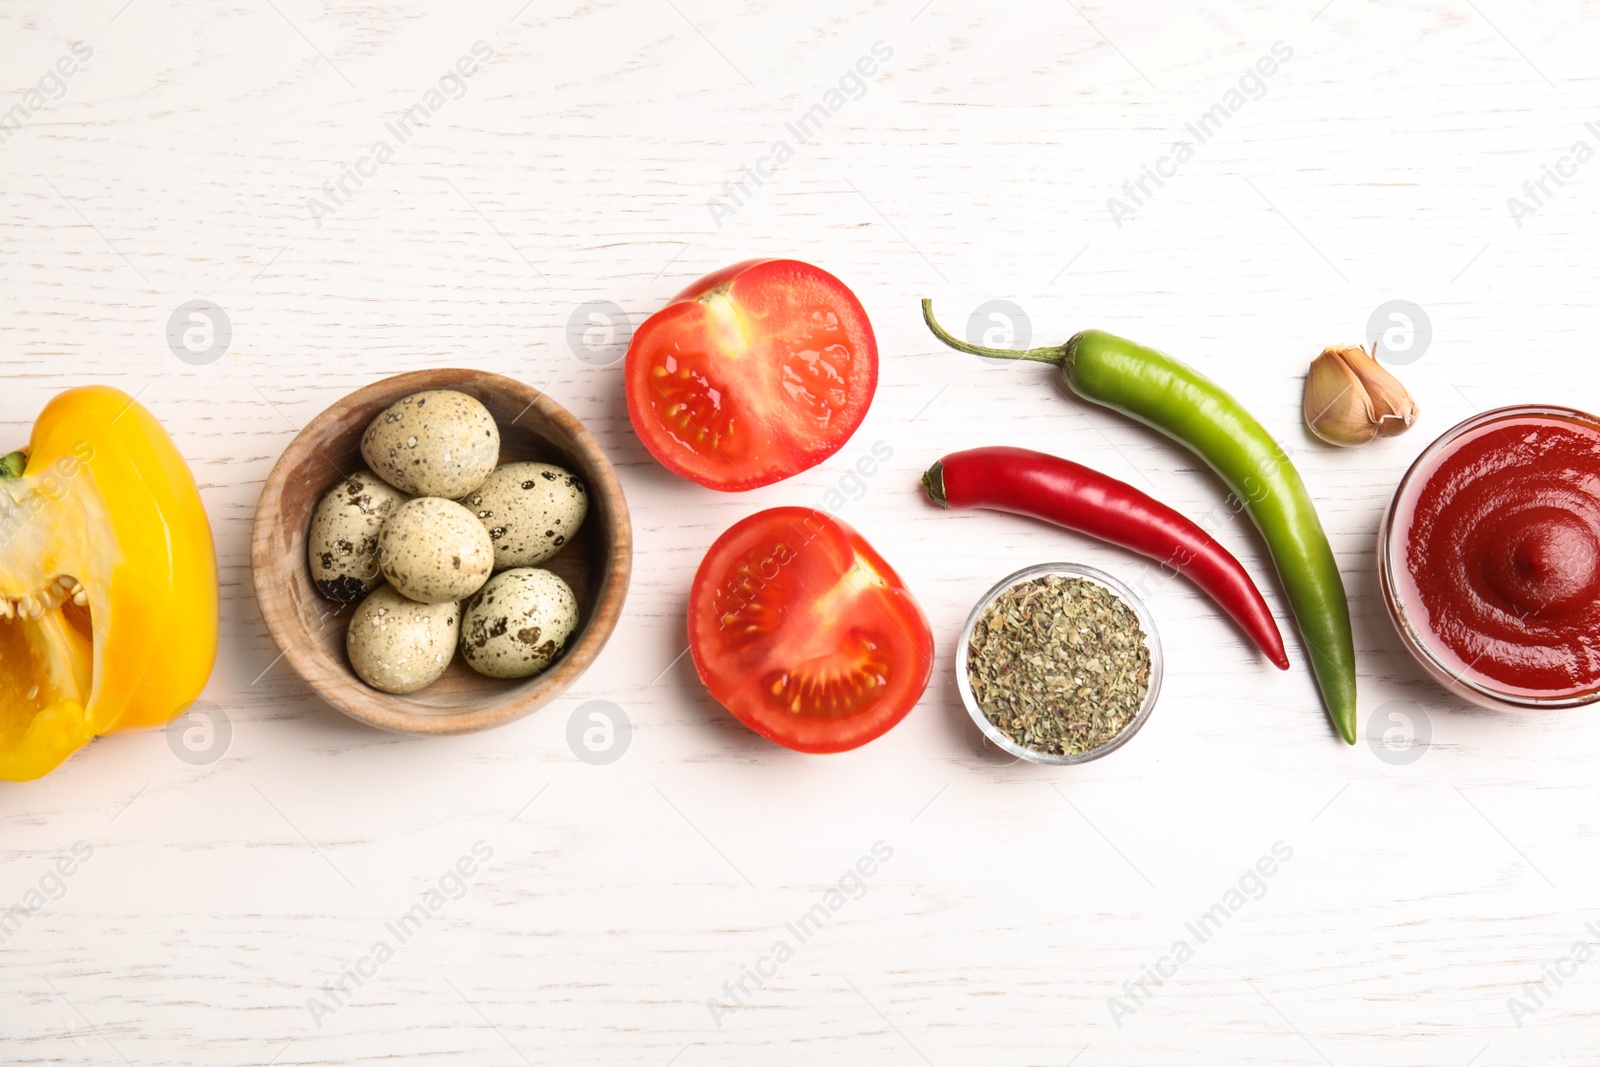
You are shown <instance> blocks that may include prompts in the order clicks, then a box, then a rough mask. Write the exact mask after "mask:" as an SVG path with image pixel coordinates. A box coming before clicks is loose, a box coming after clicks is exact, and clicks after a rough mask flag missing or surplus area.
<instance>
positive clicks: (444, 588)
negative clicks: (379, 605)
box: [378, 496, 494, 604]
mask: <svg viewBox="0 0 1600 1067" xmlns="http://www.w3.org/2000/svg"><path fill="white" fill-rule="evenodd" d="M378 567H379V568H380V569H381V570H382V571H383V576H384V577H385V578H387V579H389V583H390V584H391V585H393V586H394V587H395V588H396V589H398V590H399V591H400V592H401V593H402V594H403V595H405V596H408V597H410V598H411V599H412V600H420V601H422V602H423V603H424V604H442V603H444V602H446V601H452V600H460V599H461V598H462V597H465V596H470V595H471V594H473V593H476V592H477V591H478V588H479V587H480V586H482V585H483V583H484V582H485V581H486V580H488V577H489V574H490V572H491V571H492V570H493V568H494V544H493V543H492V542H491V541H490V540H489V531H488V530H487V529H485V528H484V525H483V523H481V522H479V521H478V519H477V517H476V516H475V515H473V514H472V512H470V511H468V510H467V509H466V508H464V507H462V506H461V505H460V504H457V503H456V502H455V501H453V500H441V499H440V498H438V497H436V496H419V497H417V498H416V499H414V500H408V501H406V502H405V503H404V504H401V505H400V506H399V507H397V508H395V509H394V511H393V512H391V513H390V515H389V517H388V518H387V519H385V520H384V522H383V528H382V529H380V530H379V531H378Z"/></svg>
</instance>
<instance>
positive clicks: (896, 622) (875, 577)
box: [688, 508, 933, 752]
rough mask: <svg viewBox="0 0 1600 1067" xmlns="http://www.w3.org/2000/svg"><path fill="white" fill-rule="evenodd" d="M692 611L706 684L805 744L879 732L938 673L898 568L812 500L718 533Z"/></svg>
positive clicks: (851, 741) (846, 741) (737, 711)
mask: <svg viewBox="0 0 1600 1067" xmlns="http://www.w3.org/2000/svg"><path fill="white" fill-rule="evenodd" d="M688 614H689V649H690V652H691V654H692V655H693V657H694V665H695V670H696V671H697V672H698V673H699V675H700V680H701V681H702V682H704V683H705V686H706V689H707V690H709V691H710V693H711V695H712V696H713V697H715V698H716V699H717V701H718V702H719V703H721V704H722V706H723V707H725V708H727V709H728V710H729V711H731V712H732V713H733V715H734V717H735V718H737V719H738V720H739V721H740V722H742V723H744V724H745V725H746V726H748V727H750V729H752V730H754V731H755V732H756V733H758V734H761V735H762V736H763V737H766V738H768V739H769V740H772V741H776V742H777V743H778V744H780V745H783V746H785V747H787V748H792V749H796V750H797V751H800V752H843V751H845V750H847V749H852V748H857V747H859V746H861V745H864V744H866V743H867V742H868V741H871V740H873V739H874V738H877V737H880V736H882V735H883V734H884V733H885V732H887V731H888V730H889V729H890V728H892V727H893V726H894V725H895V724H896V723H898V722H899V721H900V720H901V719H903V718H905V716H906V714H907V713H908V712H909V711H910V710H911V708H912V707H913V706H914V705H915V704H916V702H917V700H918V698H919V697H921V696H922V693H923V690H925V689H926V688H927V687H928V679H929V678H930V677H931V676H932V673H933V633H932V631H931V630H929V628H928V621H927V619H926V618H925V617H924V616H923V614H922V609H921V608H919V607H918V606H917V602H916V601H915V600H913V599H912V597H911V594H910V593H909V592H908V591H907V590H906V588H905V586H904V585H903V584H902V583H901V581H900V578H899V576H898V575H896V574H895V572H894V570H893V568H891V567H890V566H889V564H888V563H886V562H884V559H883V557H882V556H880V555H878V553H877V552H875V551H873V549H872V546H871V545H869V544H867V542H866V541H865V540H864V539H863V538H862V537H861V535H860V534H858V533H856V531H855V530H853V529H851V528H850V527H849V526H847V525H845V524H844V523H842V522H840V521H839V520H838V519H835V518H833V517H831V516H829V515H827V514H825V513H823V512H820V511H812V510H811V509H809V508H772V509H770V510H767V511H763V512H760V513H758V514H755V515H752V516H750V517H749V518H747V519H744V520H742V521H741V522H738V523H736V524H735V525H734V526H732V527H730V528H729V529H728V530H727V532H725V533H724V534H723V535H722V536H721V537H719V538H717V541H716V543H715V544H713V545H712V546H711V549H710V551H708V552H707V553H706V557H705V559H704V560H703V561H702V562H701V564H700V569H699V571H697V572H696V573H695V577H694V585H693V586H692V588H691V589H690V592H689V613H688Z"/></svg>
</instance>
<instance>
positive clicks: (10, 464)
mask: <svg viewBox="0 0 1600 1067" xmlns="http://www.w3.org/2000/svg"><path fill="white" fill-rule="evenodd" d="M27 469H28V454H27V453H26V452H24V451H22V450H21V449H18V450H17V451H15V452H11V453H8V454H7V455H5V456H0V478H4V479H5V480H6V481H8V482H10V481H15V480H16V479H18V478H20V477H22V472H23V471H25V470H27Z"/></svg>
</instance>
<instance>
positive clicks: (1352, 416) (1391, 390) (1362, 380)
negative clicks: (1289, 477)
mask: <svg viewBox="0 0 1600 1067" xmlns="http://www.w3.org/2000/svg"><path fill="white" fill-rule="evenodd" d="M1304 412H1305V420H1306V426H1307V427H1308V428H1309V429H1310V430H1311V432H1312V433H1314V434H1316V435H1317V436H1318V437H1319V438H1321V439H1322V440H1324V441H1326V442H1328V443H1329V444H1331V445H1338V446H1340V447H1349V446H1351V445H1361V444H1366V443H1367V442H1368V441H1371V440H1372V439H1373V438H1375V437H1378V436H1383V437H1394V436H1395V435H1397V434H1402V433H1405V432H1406V431H1407V430H1408V429H1410V428H1411V424H1412V423H1414V422H1415V421H1416V419H1417V415H1418V412H1419V409H1418V407H1417V403H1416V401H1415V400H1413V399H1412V398H1411V394H1410V393H1408V392H1406V388H1405V386H1403V385H1401V384H1400V382H1399V380H1398V379H1397V378H1395V376H1394V375H1392V374H1390V373H1389V372H1388V371H1387V370H1386V369H1384V367H1383V366H1382V365H1381V364H1380V363H1378V361H1377V360H1376V359H1374V358H1373V357H1372V356H1371V355H1369V354H1368V353H1367V352H1365V351H1364V350H1362V349H1361V348H1358V347H1356V346H1353V345H1347V346H1340V347H1333V346H1330V347H1328V348H1325V349H1323V350H1322V354H1321V355H1320V356H1318V357H1317V358H1316V359H1315V360H1313V361H1312V363H1311V369H1310V370H1309V371H1308V372H1307V374H1306V390H1305V403H1304Z"/></svg>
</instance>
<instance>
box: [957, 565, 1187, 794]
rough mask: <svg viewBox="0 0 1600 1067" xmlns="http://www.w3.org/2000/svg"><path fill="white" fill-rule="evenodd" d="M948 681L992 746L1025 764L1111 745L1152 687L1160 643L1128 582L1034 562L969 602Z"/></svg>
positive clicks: (1119, 742)
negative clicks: (952, 681) (953, 681)
mask: <svg viewBox="0 0 1600 1067" xmlns="http://www.w3.org/2000/svg"><path fill="white" fill-rule="evenodd" d="M956 687H957V688H958V689H959V690H960V691H961V700H962V702H963V703H964V704H966V706H967V711H968V712H970V713H971V715H972V720H973V722H975V723H977V724H978V729H979V730H981V731H983V734H984V736H985V737H987V738H988V739H989V740H990V741H991V742H993V743H994V745H995V746H996V747H997V748H1000V749H1001V750H1003V751H1005V752H1009V753H1011V754H1012V755H1013V756H1017V757H1019V758H1021V759H1025V760H1031V761H1032V762H1034V763H1052V764H1069V763H1086V762H1088V761H1089V760H1092V759H1099V758H1100V757H1101V756H1104V755H1107V754H1109V753H1111V752H1115V751H1116V750H1117V749H1118V748H1121V747H1122V746H1123V745H1124V744H1126V743H1127V741H1128V739H1129V738H1130V737H1132V736H1133V735H1134V734H1135V733H1137V732H1138V730H1139V727H1141V726H1143V725H1144V722H1145V720H1146V719H1148V718H1149V717H1150V709H1151V708H1153V707H1154V706H1155V702H1156V696H1157V694H1159V692H1160V691H1161V641H1160V639H1159V638H1158V637H1157V636H1156V628H1155V621H1154V620H1153V619H1152V618H1151V617H1150V612H1149V609H1147V608H1146V607H1145V606H1144V603H1143V601H1141V600H1140V599H1139V598H1138V597H1137V596H1135V595H1134V592H1133V590H1132V589H1129V588H1128V587H1127V586H1126V585H1125V584H1123V583H1122V582H1120V581H1118V580H1117V579H1115V578H1113V577H1112V576H1111V575H1109V574H1107V573H1105V572H1104V571H1101V570H1097V569H1095V568H1094V567H1086V566H1081V565H1079V564H1075V563H1041V564H1039V565H1038V566H1034V567H1027V568H1024V569H1023V570H1020V571H1017V572H1016V573H1015V574H1012V575H1010V576H1009V577H1007V578H1005V579H1003V580H1002V581H1001V582H999V583H998V584H997V585H995V587H994V588H992V589H990V590H989V591H988V592H987V593H985V594H984V595H983V598H982V599H981V600H979V601H978V603H977V606H976V607H974V608H973V609H972V614H971V615H970V616H968V618H967V625H966V627H965V628H964V629H963V630H962V631H961V641H960V643H959V644H958V645H957V646H956Z"/></svg>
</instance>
